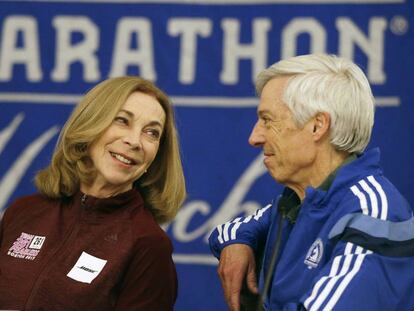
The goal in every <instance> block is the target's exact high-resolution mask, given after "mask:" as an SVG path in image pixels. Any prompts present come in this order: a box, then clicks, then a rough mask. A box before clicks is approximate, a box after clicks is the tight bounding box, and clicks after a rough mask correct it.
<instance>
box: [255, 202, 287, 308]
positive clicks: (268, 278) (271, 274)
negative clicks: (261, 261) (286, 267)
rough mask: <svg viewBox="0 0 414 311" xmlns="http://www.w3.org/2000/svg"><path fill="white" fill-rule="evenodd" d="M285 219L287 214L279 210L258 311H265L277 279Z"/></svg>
mask: <svg viewBox="0 0 414 311" xmlns="http://www.w3.org/2000/svg"><path fill="white" fill-rule="evenodd" d="M285 218H286V216H285V213H284V212H283V211H282V210H281V209H279V211H278V215H277V232H276V242H275V248H274V249H273V252H272V257H271V259H270V263H269V267H268V270H267V274H266V275H265V280H264V287H263V292H262V294H261V295H260V299H259V303H258V305H257V308H256V310H257V311H262V310H264V307H263V306H264V302H265V300H266V297H267V295H268V292H269V289H270V287H271V284H272V280H273V279H274V278H275V275H276V268H277V264H278V258H279V253H280V245H281V242H282V229H283V228H282V227H283V226H282V224H283V220H284V219H285Z"/></svg>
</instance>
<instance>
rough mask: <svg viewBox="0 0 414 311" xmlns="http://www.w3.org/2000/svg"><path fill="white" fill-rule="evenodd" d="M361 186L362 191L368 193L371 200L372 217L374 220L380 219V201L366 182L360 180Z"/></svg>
mask: <svg viewBox="0 0 414 311" xmlns="http://www.w3.org/2000/svg"><path fill="white" fill-rule="evenodd" d="M359 184H360V185H361V187H362V189H364V191H365V192H366V193H368V196H369V200H370V202H371V216H372V217H374V218H378V214H379V213H378V200H377V196H376V195H375V193H374V191H373V190H372V189H371V187H370V186H369V185H368V184H367V183H366V181H365V180H360V181H359Z"/></svg>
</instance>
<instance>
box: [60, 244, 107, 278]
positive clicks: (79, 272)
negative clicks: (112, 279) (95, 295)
mask: <svg viewBox="0 0 414 311" xmlns="http://www.w3.org/2000/svg"><path fill="white" fill-rule="evenodd" d="M106 262H107V260H104V259H100V258H98V257H95V256H92V255H89V254H88V253H85V252H82V254H81V255H80V257H79V259H78V261H77V262H76V263H75V265H74V266H73V268H72V269H71V270H70V271H69V273H68V274H67V276H68V277H70V278H71V279H74V280H76V281H79V282H82V283H88V284H91V282H92V281H93V280H94V279H95V278H96V277H97V276H98V275H99V273H101V271H102V269H103V268H104V267H105V265H106Z"/></svg>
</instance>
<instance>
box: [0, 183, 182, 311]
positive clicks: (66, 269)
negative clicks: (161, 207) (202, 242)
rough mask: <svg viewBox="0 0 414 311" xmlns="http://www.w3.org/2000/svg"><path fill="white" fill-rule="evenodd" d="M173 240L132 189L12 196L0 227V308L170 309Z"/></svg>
mask: <svg viewBox="0 0 414 311" xmlns="http://www.w3.org/2000/svg"><path fill="white" fill-rule="evenodd" d="M171 253H172V245H171V242H170V240H169V238H168V237H167V235H166V234H165V233H164V231H163V230H162V229H161V228H160V227H159V226H158V224H157V223H156V222H155V220H154V218H153V216H152V215H151V213H150V212H149V211H148V209H146V208H145V207H144V202H143V200H142V198H141V195H140V194H139V192H138V191H136V190H130V191H128V192H125V193H122V194H120V195H118V196H115V197H112V198H108V199H98V198H94V197H90V196H85V195H83V194H82V193H78V194H76V195H75V196H73V197H72V198H70V199H67V200H64V201H58V200H51V199H48V198H46V197H44V196H42V195H40V194H36V195H32V196H29V197H24V198H22V199H19V200H17V201H16V202H15V203H14V204H12V206H10V207H9V208H8V209H7V210H6V213H5V214H4V217H3V220H2V223H1V227H0V309H13V310H53V311H59V310H65V311H69V310H99V311H101V310H145V311H152V310H154V311H161V310H172V309H173V305H174V302H175V299H176V295H177V277H176V271H175V266H174V263H173V261H172V258H171Z"/></svg>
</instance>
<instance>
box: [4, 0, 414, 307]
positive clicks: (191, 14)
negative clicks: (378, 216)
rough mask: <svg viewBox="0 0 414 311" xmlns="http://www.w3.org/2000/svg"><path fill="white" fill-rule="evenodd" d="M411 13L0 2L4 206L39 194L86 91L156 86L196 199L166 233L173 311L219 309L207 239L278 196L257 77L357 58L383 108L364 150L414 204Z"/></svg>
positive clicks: (386, 7)
mask: <svg viewBox="0 0 414 311" xmlns="http://www.w3.org/2000/svg"><path fill="white" fill-rule="evenodd" d="M253 3H254V4H253ZM413 8H414V6H413V3H412V2H411V0H405V1H404V0H290V1H287V0H257V1H243V0H238V1H237V0H229V1H224V0H223V1H219V0H200V1H195V0H194V1H191V0H187V1H185V0H182V1H172V0H171V1H169V0H159V1H156V0H154V1H149V0H148V1H145V0H141V1H140V0H124V1H111V0H77V1H74V0H65V1H63V0H62V1H58V0H55V1H49V0H39V1H31V2H29V1H8V2H6V1H2V2H0V107H1V108H0V109H1V110H0V111H1V112H0V211H1V212H3V211H4V209H5V208H7V206H8V204H9V203H10V201H12V200H14V199H15V198H16V197H18V196H22V195H26V194H29V193H32V192H34V191H35V189H34V187H33V184H32V179H33V176H34V174H35V172H36V171H37V170H39V169H40V168H42V167H44V166H45V165H46V164H47V163H48V161H49V160H50V156H51V153H52V150H53V147H54V145H55V143H56V138H57V136H58V133H59V129H60V128H61V127H62V125H63V124H64V122H65V120H66V118H67V117H68V115H69V114H70V112H71V110H72V109H73V107H74V104H75V103H77V102H78V101H79V99H80V97H81V95H82V94H84V93H85V92H86V91H87V90H88V89H90V88H91V87H92V86H93V85H95V84H96V83H98V82H99V81H101V80H103V79H106V78H107V77H109V76H118V75H126V74H128V75H135V74H138V75H141V76H143V77H145V78H148V79H151V80H153V81H155V82H156V84H157V85H159V86H160V87H161V88H162V89H164V90H165V91H166V92H167V93H168V94H169V95H170V96H171V97H172V100H173V102H174V104H175V107H176V113H177V123H178V127H179V133H180V138H181V143H182V155H183V161H184V167H185V173H186V178H187V185H188V192H189V197H188V199H187V201H186V202H185V204H184V206H183V207H182V209H181V211H180V213H179V215H178V217H177V218H176V220H174V221H173V222H172V223H171V224H169V225H167V226H165V230H167V232H168V234H169V236H170V237H171V239H172V240H173V243H174V247H175V253H174V260H175V262H176V264H177V269H178V274H179V297H178V301H177V304H176V310H195V309H197V310H225V304H224V300H223V298H222V292H221V288H220V285H219V280H218V277H217V275H216V268H217V261H216V260H215V259H214V258H212V257H211V256H210V254H209V249H208V245H207V242H206V241H207V237H208V235H209V232H210V231H211V229H212V228H213V227H215V225H217V224H218V223H222V222H224V221H226V220H227V219H229V218H232V217H234V216H237V215H240V214H245V213H250V212H251V211H253V210H255V209H256V208H258V207H260V206H262V205H264V204H266V203H268V202H269V201H270V200H271V199H272V198H273V197H274V196H276V195H277V194H278V193H279V192H280V189H281V188H280V186H278V185H277V184H275V183H274V182H273V180H272V179H271V178H270V177H269V176H268V175H267V174H266V172H265V169H264V168H263V166H262V163H261V158H260V150H256V149H253V148H251V147H250V146H249V145H248V144H247V138H248V135H249V133H250V130H251V128H252V126H253V124H254V122H255V118H256V113H255V109H256V106H257V103H258V101H257V99H256V98H255V94H254V87H253V83H252V81H253V79H254V77H255V75H256V74H257V73H258V72H259V71H260V70H261V69H263V68H265V67H267V66H268V65H270V64H271V63H273V62H275V61H278V60H279V59H281V58H285V57H288V56H293V55H298V54H305V53H309V52H328V53H335V54H339V55H342V56H346V57H349V58H351V59H353V60H354V61H355V62H356V63H358V64H359V65H360V66H361V67H362V68H363V69H364V71H365V72H366V74H367V76H368V78H369V80H370V82H371V84H372V87H373V91H374V95H375V97H376V104H377V107H378V108H377V113H376V118H375V121H376V124H375V129H374V132H373V137H372V141H371V144H370V146H379V147H380V148H381V150H382V164H383V167H384V170H385V173H386V175H387V176H388V177H389V179H391V181H392V182H394V183H395V185H396V186H397V187H398V188H399V189H400V190H401V192H402V193H403V194H404V195H405V196H406V198H407V199H408V200H409V201H410V202H411V203H414V192H413V190H412V188H413V185H414V181H413V176H414V166H413V165H412V161H413V158H414V157H413V156H414V140H413V139H412V133H413V132H414V122H413V121H414V105H413V102H414V92H413V86H412V81H411V79H412V72H413V70H414V66H413V65H414V61H413V56H412V55H414V42H413V39H414V36H413V25H412V23H413V21H414V19H413Z"/></svg>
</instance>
